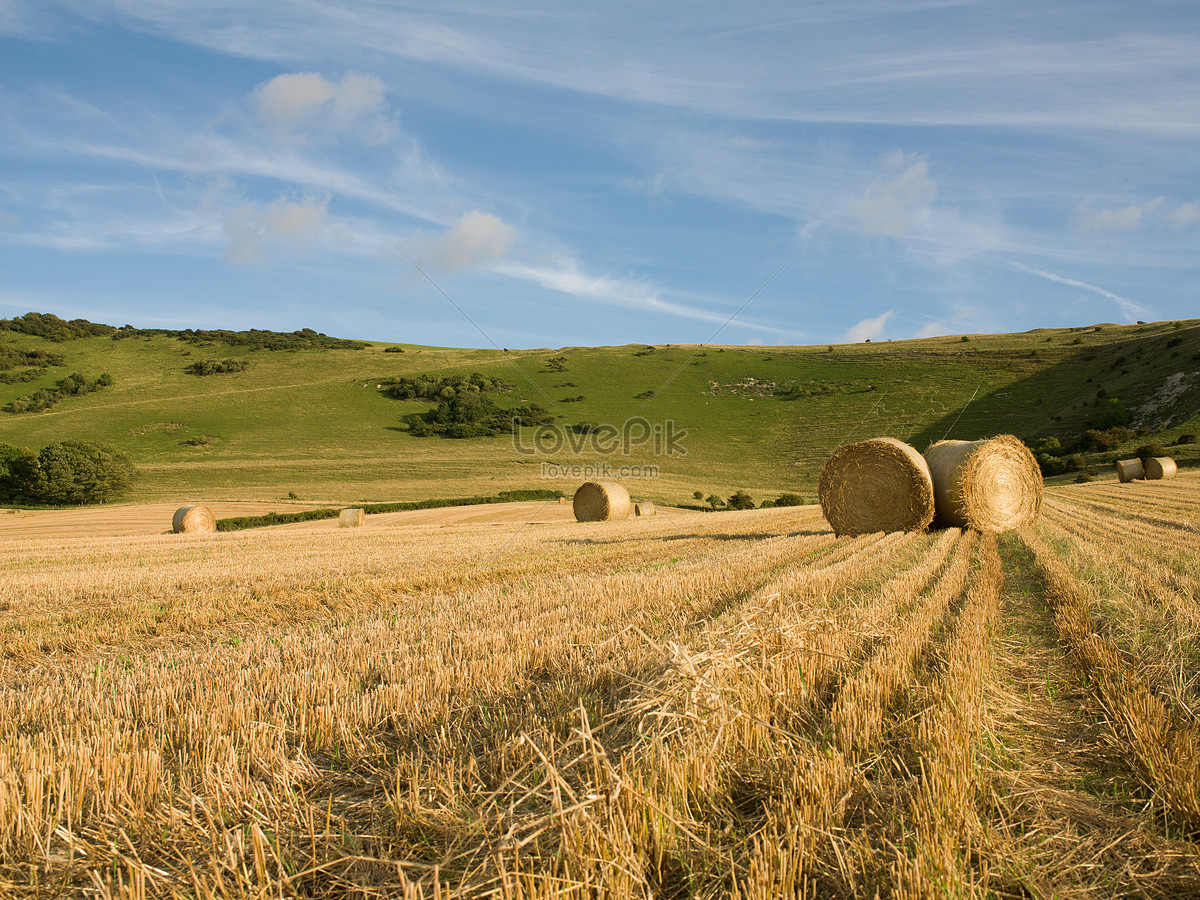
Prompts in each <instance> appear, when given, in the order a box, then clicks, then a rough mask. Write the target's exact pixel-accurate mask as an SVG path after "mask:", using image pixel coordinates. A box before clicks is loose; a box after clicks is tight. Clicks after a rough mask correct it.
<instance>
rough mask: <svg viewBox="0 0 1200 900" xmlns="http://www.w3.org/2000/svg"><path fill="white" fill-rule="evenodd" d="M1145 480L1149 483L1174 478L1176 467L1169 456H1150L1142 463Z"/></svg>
mask: <svg viewBox="0 0 1200 900" xmlns="http://www.w3.org/2000/svg"><path fill="white" fill-rule="evenodd" d="M1143 469H1144V471H1145V473H1146V478H1148V479H1149V480H1150V481H1162V480H1163V479H1164V478H1174V477H1175V473H1176V472H1177V471H1179V470H1178V467H1177V466H1176V465H1175V460H1173V459H1171V457H1169V456H1151V457H1150V458H1149V459H1147V460H1146V461H1145V462H1144V463H1143Z"/></svg>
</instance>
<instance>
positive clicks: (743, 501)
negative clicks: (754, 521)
mask: <svg viewBox="0 0 1200 900" xmlns="http://www.w3.org/2000/svg"><path fill="white" fill-rule="evenodd" d="M728 505H729V508H730V509H754V498H753V497H751V496H750V495H749V494H747V493H746V492H745V491H738V492H737V493H735V494H734V495H733V496H732V497H730V498H729V501H728Z"/></svg>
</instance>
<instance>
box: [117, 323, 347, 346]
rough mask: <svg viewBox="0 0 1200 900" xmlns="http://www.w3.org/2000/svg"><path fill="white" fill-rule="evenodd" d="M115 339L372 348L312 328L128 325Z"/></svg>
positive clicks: (119, 331) (233, 344) (237, 344)
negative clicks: (177, 328)
mask: <svg viewBox="0 0 1200 900" xmlns="http://www.w3.org/2000/svg"><path fill="white" fill-rule="evenodd" d="M106 327H107V326H106ZM112 337H113V340H114V341H119V340H124V339H126V338H137V337H171V338H175V339H176V340H179V341H183V342H184V343H188V344H198V345H202V346H203V345H211V344H224V345H225V346H227V347H249V348H250V349H251V350H362V349H363V348H364V347H367V346H368V345H367V343H366V342H365V341H348V340H345V339H343V338H333V337H330V336H329V335H327V334H325V333H324V332H320V331H313V330H312V329H311V328H301V329H300V330H299V331H290V332H288V331H263V330H260V329H258V328H251V329H250V330H249V331H226V330H224V329H217V330H215V331H205V330H199V331H198V330H195V329H192V328H186V329H184V330H182V331H173V330H170V329H166V328H134V327H133V326H132V325H124V326H122V327H121V328H117V329H115V330H114V331H113V333H112Z"/></svg>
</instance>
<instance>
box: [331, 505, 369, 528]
mask: <svg viewBox="0 0 1200 900" xmlns="http://www.w3.org/2000/svg"><path fill="white" fill-rule="evenodd" d="M366 521H367V514H366V513H365V512H364V511H363V510H361V509H343V510H342V511H341V512H340V513H338V528H362V526H363V523H364V522H366Z"/></svg>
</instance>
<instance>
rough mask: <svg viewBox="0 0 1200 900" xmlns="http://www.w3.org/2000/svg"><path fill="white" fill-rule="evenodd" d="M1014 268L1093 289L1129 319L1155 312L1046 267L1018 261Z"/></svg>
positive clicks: (1059, 282)
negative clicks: (1036, 267)
mask: <svg viewBox="0 0 1200 900" xmlns="http://www.w3.org/2000/svg"><path fill="white" fill-rule="evenodd" d="M1013 268H1015V269H1018V270H1019V271H1021V272H1026V273H1028V274H1030V275H1037V276H1038V277H1039V278H1045V279H1046V280H1047V281H1053V282H1055V283H1056V284H1065V285H1066V286H1068V287H1074V288H1080V289H1081V290H1085V291H1091V292H1092V293H1093V294H1096V295H1098V296H1100V297H1105V298H1106V299H1108V300H1111V301H1112V302H1113V303H1115V304H1116V305H1117V308H1118V309H1120V311H1121V313H1122V315H1124V316H1125V318H1127V319H1137V318H1138V317H1139V316H1147V317H1148V316H1150V315H1152V314H1153V310H1151V309H1150V308H1149V307H1147V306H1143V305H1142V304H1140V303H1135V302H1134V301H1132V300H1128V299H1126V298H1125V297H1121V296H1119V295H1118V294H1114V293H1113V292H1112V291H1106V290H1105V289H1104V288H1102V287H1096V285H1094V284H1088V283H1087V282H1086V281H1078V280H1077V279H1074V278H1067V277H1065V276H1063V275H1055V274H1054V273H1053V272H1047V271H1046V270H1045V269H1035V268H1033V267H1032V266H1026V265H1022V264H1021V263H1018V262H1015V263H1013Z"/></svg>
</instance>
